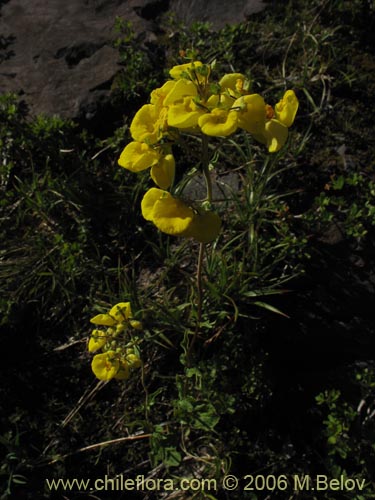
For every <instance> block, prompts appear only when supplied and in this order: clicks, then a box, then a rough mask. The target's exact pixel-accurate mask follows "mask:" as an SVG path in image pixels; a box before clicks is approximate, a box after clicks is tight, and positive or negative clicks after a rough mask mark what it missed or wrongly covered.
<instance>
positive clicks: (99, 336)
mask: <svg viewBox="0 0 375 500" xmlns="http://www.w3.org/2000/svg"><path fill="white" fill-rule="evenodd" d="M108 338H109V337H108V335H107V334H106V333H105V332H103V331H102V330H93V331H92V333H91V337H90V340H89V345H88V351H89V352H96V351H98V350H99V349H101V348H102V347H103V346H104V345H105V344H106V343H107V340H108Z"/></svg>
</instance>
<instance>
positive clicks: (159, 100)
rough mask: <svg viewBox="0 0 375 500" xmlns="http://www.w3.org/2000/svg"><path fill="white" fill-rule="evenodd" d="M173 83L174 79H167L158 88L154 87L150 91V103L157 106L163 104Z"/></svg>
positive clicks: (174, 83)
mask: <svg viewBox="0 0 375 500" xmlns="http://www.w3.org/2000/svg"><path fill="white" fill-rule="evenodd" d="M175 85H176V82H175V81H174V80H168V81H166V82H165V83H164V85H162V86H161V87H160V88H157V89H154V90H153V91H152V92H151V99H150V102H151V104H155V106H158V107H159V108H160V107H161V106H164V100H165V98H166V97H167V95H168V94H169V92H170V91H171V90H172V88H173V87H174V86H175Z"/></svg>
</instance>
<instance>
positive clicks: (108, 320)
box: [90, 314, 117, 326]
mask: <svg viewBox="0 0 375 500" xmlns="http://www.w3.org/2000/svg"><path fill="white" fill-rule="evenodd" d="M90 323H93V324H94V325H99V326H114V325H115V324H116V323H117V321H116V320H115V318H113V317H112V316H110V315H109V314H97V315H96V316H94V318H91V319H90Z"/></svg>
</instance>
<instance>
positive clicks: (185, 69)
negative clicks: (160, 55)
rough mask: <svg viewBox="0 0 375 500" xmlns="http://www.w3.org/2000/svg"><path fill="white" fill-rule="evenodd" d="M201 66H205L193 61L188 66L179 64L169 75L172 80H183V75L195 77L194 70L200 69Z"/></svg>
mask: <svg viewBox="0 0 375 500" xmlns="http://www.w3.org/2000/svg"><path fill="white" fill-rule="evenodd" d="M199 66H203V64H202V63H201V62H200V61H194V62H193V61H191V62H189V63H186V64H178V65H177V66H173V68H172V69H170V70H169V74H170V75H171V77H172V78H174V79H175V80H177V79H178V78H181V75H182V73H189V74H192V73H193V75H194V69H195V68H198V67H199Z"/></svg>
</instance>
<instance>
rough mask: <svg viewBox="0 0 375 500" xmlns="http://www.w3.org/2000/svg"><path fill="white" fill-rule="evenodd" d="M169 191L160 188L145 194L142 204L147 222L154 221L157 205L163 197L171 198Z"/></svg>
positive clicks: (152, 189)
mask: <svg viewBox="0 0 375 500" xmlns="http://www.w3.org/2000/svg"><path fill="white" fill-rule="evenodd" d="M171 196H172V195H171V194H169V193H168V192H167V191H163V190H162V189H158V188H151V189H149V190H148V191H147V193H145V195H144V196H143V199H142V202H141V210H142V215H143V217H144V218H145V219H146V220H150V221H152V220H153V211H154V206H155V203H156V202H157V201H158V200H160V199H161V198H162V197H171Z"/></svg>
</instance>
